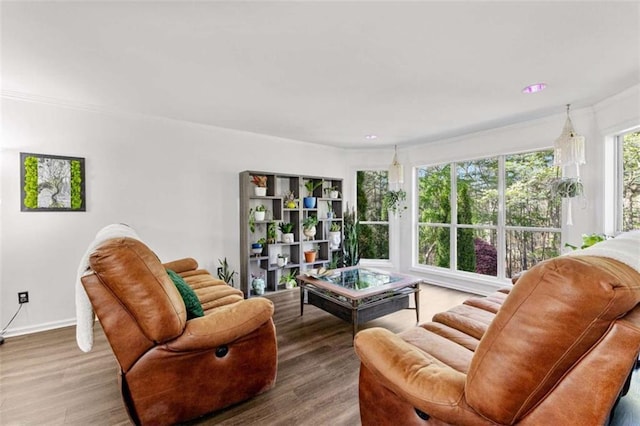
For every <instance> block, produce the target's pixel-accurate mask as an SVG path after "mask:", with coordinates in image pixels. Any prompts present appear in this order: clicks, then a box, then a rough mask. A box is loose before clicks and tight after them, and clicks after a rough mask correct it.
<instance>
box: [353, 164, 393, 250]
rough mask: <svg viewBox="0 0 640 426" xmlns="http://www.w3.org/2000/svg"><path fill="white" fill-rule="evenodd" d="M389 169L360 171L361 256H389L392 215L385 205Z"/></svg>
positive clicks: (358, 208)
mask: <svg viewBox="0 0 640 426" xmlns="http://www.w3.org/2000/svg"><path fill="white" fill-rule="evenodd" d="M387 188H388V179H387V172H386V171H381V170H360V171H358V172H357V186H356V191H357V193H356V195H357V215H358V221H359V225H358V245H359V248H360V258H362V259H385V260H386V259H389V217H388V211H387V210H386V209H385V208H384V207H383V199H384V195H385V193H386V192H387Z"/></svg>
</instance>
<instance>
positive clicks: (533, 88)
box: [522, 83, 547, 93]
mask: <svg viewBox="0 0 640 426" xmlns="http://www.w3.org/2000/svg"><path fill="white" fill-rule="evenodd" d="M546 87H547V85H546V83H536V84H532V85H530V86H527V87H525V88H524V89H522V93H537V92H542V91H543V90H544V89H545V88H546Z"/></svg>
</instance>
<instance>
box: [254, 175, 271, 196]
mask: <svg viewBox="0 0 640 426" xmlns="http://www.w3.org/2000/svg"><path fill="white" fill-rule="evenodd" d="M251 182H252V183H253V184H254V185H255V188H254V191H255V194H256V196H257V197H264V196H266V195H267V177H266V176H262V175H251Z"/></svg>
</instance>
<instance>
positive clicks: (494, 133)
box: [348, 86, 640, 294]
mask: <svg viewBox="0 0 640 426" xmlns="http://www.w3.org/2000/svg"><path fill="white" fill-rule="evenodd" d="M559 109H561V110H562V112H561V113H558V114H557V115H554V116H551V117H546V118H544V119H539V120H533V121H529V122H525V123H520V124H517V125H512V126H508V127H503V128H497V129H492V130H489V131H485V132H480V133H476V134H470V135H465V136H463V137H458V138H455V139H448V140H443V141H440V142H435V143H428V144H426V143H425V144H417V145H413V146H407V147H399V148H398V160H399V161H400V163H402V164H403V165H404V172H405V179H404V180H405V183H404V189H405V190H406V191H407V205H408V206H410V209H411V206H412V203H413V198H412V196H411V195H412V186H411V185H412V169H413V167H418V166H424V165H435V164H442V163H446V162H451V161H459V160H466V159H474V158H482V157H487V156H491V155H496V154H505V153H517V152H525V151H532V150H537V149H544V148H551V147H553V143H554V141H555V139H556V138H557V137H558V136H559V135H560V132H561V131H562V127H563V126H564V122H565V118H566V113H565V112H564V108H562V107H559ZM461 119H464V117H462V118H461ZM571 120H572V122H573V125H574V128H575V129H576V131H577V132H578V133H579V134H582V135H584V136H585V137H586V161H587V164H585V165H584V166H582V167H581V177H582V180H583V182H584V186H585V201H586V202H585V204H584V205H582V206H580V207H577V206H576V205H574V208H573V223H574V224H573V225H572V226H567V225H566V220H565V221H563V238H564V241H565V242H570V243H572V244H578V243H580V242H581V240H582V234H590V233H594V232H597V233H603V232H605V231H606V230H607V229H608V228H609V225H608V224H606V223H605V218H606V215H605V213H606V212H607V211H610V210H611V208H612V206H613V200H607V199H606V197H605V186H606V184H607V179H608V178H607V176H606V173H605V170H606V167H605V161H606V156H605V151H606V150H607V149H608V148H609V147H608V146H607V144H611V143H612V140H611V138H610V137H609V138H608V136H611V135H612V134H615V133H619V132H622V131H624V130H627V129H629V128H630V127H632V126H637V125H639V124H640V86H634V87H632V88H630V89H628V90H626V91H624V92H622V93H620V94H618V95H616V96H613V97H611V98H609V99H606V100H604V101H602V102H599V103H598V104H596V105H593V106H592V107H589V108H582V109H577V110H572V111H571ZM392 157H393V150H391V149H387V150H376V151H358V152H351V153H350V157H349V161H350V164H351V167H350V168H349V170H350V172H349V175H348V178H349V179H348V185H352V186H353V185H355V176H354V173H355V170H357V169H358V168H360V167H366V166H367V164H369V165H371V167H376V166H381V167H382V168H386V167H388V165H389V163H390V162H391V159H392ZM609 183H610V182H609ZM353 191H355V190H353ZM352 196H353V194H352ZM412 221H413V217H412V214H411V210H408V211H407V213H405V214H403V216H402V218H401V219H400V220H399V221H398V223H397V227H398V228H397V230H396V231H397V234H398V236H399V238H398V240H397V247H395V248H392V250H391V253H396V252H397V253H399V256H398V258H397V259H392V260H394V268H395V269H399V270H402V271H407V272H409V271H410V272H411V273H415V274H418V275H422V276H424V277H425V279H427V280H428V281H429V282H431V283H434V284H440V285H445V286H448V287H453V288H458V289H461V290H466V291H471V292H477V293H481V294H483V293H484V294H487V293H489V292H491V291H493V290H495V289H496V288H499V287H501V286H504V283H500V282H497V281H496V280H495V279H491V278H488V279H485V278H484V277H477V276H473V277H471V278H467V279H465V277H464V274H456V273H430V274H424V273H421V272H419V271H416V270H411V266H412V265H411V260H412V242H411V233H412V229H414V226H415V225H414V223H413V222H412ZM393 231H394V229H393V227H392V230H391V232H393Z"/></svg>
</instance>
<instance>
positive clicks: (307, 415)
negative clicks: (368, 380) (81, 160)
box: [0, 285, 640, 426]
mask: <svg viewBox="0 0 640 426" xmlns="http://www.w3.org/2000/svg"><path fill="white" fill-rule="evenodd" d="M269 297H270V298H271V299H272V300H273V301H274V303H275V306H276V311H275V314H274V320H275V323H276V329H277V336H278V348H279V354H278V361H279V364H278V377H277V381H276V386H275V387H274V388H273V389H272V390H270V391H268V392H267V393H265V394H262V395H259V396H257V397H255V398H253V399H251V400H249V401H246V402H244V403H241V404H238V405H236V406H233V407H230V408H227V409H226V410H223V411H221V412H218V413H215V414H212V415H209V416H207V417H203V418H200V419H197V420H196V421H193V422H191V423H190V424H191V425H243V426H245V425H260V426H267V425H278V426H280V425H296V426H297V425H312V426H316V425H331V426H338V425H348V426H352V425H354V426H357V425H360V418H359V412H358V368H359V362H358V358H357V356H356V355H355V353H354V351H353V347H352V344H351V325H350V324H347V323H345V322H343V321H341V320H339V319H337V318H335V317H333V316H332V315H330V314H327V313H325V312H323V311H321V310H319V309H318V308H315V307H313V306H305V313H304V316H302V317H300V306H299V293H298V290H297V289H294V290H290V291H285V292H281V293H278V294H275V295H270V296H269ZM467 297H469V294H466V293H461V292H457V291H455V290H449V289H444V288H439V287H432V286H426V285H423V286H422V291H421V295H420V309H421V321H426V320H428V319H430V318H431V317H432V316H433V314H435V313H436V312H440V311H442V310H445V309H448V308H450V307H452V306H455V305H457V304H459V303H461V302H462V301H463V300H464V299H466V298H467ZM414 324H415V311H413V310H404V311H400V312H397V313H394V314H391V315H388V316H386V317H383V318H380V319H378V320H375V321H371V322H369V323H367V324H364V325H363V326H361V327H360V328H361V329H362V328H368V327H374V326H380V327H385V328H388V329H390V330H392V331H395V332H398V331H402V330H404V329H407V328H409V327H412V326H413V325H414ZM95 330H96V332H95V344H94V348H93V351H91V352H90V353H83V352H81V351H80V350H79V349H78V347H77V346H76V343H75V327H69V328H63V329H58V330H52V331H47V332H42V333H37V334H31V335H25V336H19V337H13V338H8V339H7V340H6V341H5V344H4V345H2V346H0V425H3V426H5V425H6V426H13V425H129V424H130V422H129V418H128V417H127V414H126V412H125V409H124V406H123V403H122V400H121V397H120V393H119V390H118V384H117V365H116V361H115V358H114V357H113V355H112V353H111V349H110V348H109V345H108V343H107V341H106V339H105V337H104V334H103V333H102V331H101V328H100V326H99V325H98V324H96V327H95ZM627 399H629V398H627ZM623 405H624V404H623ZM628 405H629V404H628ZM630 409H631V410H636V411H635V413H636V414H634V416H635V417H633V419H634V420H637V419H638V418H640V417H638V414H637V404H635V405H634V404H633V403H632V404H631V408H630ZM628 418H629V416H628V415H621V416H618V419H617V420H619V422H618V423H616V424H617V425H620V424H625V425H627V424H629V425H632V424H637V423H627V421H628ZM620 420H621V422H620ZM632 421H633V420H632Z"/></svg>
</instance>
